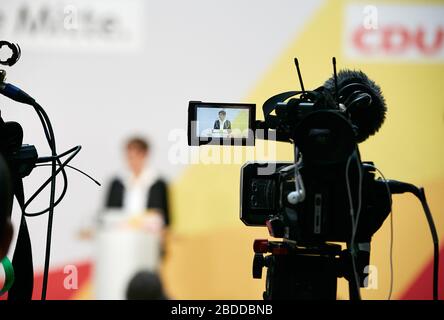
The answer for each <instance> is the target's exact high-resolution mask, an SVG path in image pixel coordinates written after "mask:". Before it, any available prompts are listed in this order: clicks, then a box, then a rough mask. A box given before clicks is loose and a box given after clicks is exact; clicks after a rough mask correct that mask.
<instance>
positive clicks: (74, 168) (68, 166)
mask: <svg viewBox="0 0 444 320" xmlns="http://www.w3.org/2000/svg"><path fill="white" fill-rule="evenodd" d="M47 166H50V164H38V165H36V167H47ZM65 167H67V168H70V169H73V170H75V171H77V172H79V173H81V174H83V175H84V176H86V177H87V178H89V179H90V180H92V181H93V182H94V183H95V184H97V185H98V186H101V185H102V184H101V183H100V182H99V181H97V180H96V179H94V178H93V177H91V176H90V175H89V174H87V173H86V172H84V171H82V170H80V169H78V168H76V167H73V166H70V165H69V164H67V165H65Z"/></svg>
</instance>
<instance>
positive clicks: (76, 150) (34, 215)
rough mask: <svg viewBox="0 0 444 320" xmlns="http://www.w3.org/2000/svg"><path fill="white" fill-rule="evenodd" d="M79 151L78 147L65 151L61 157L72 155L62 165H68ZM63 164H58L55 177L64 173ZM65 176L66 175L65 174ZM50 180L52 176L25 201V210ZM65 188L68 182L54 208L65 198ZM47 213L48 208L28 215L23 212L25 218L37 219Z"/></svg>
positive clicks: (65, 185) (66, 185)
mask: <svg viewBox="0 0 444 320" xmlns="http://www.w3.org/2000/svg"><path fill="white" fill-rule="evenodd" d="M80 150H81V147H80V146H76V147H74V148H71V149H70V150H68V151H66V152H64V153H63V154H62V155H67V154H69V153H74V154H73V155H72V156H70V157H69V158H68V159H67V160H66V161H65V162H64V164H65V165H66V164H67V163H69V161H71V160H72V158H73V157H75V156H76V155H77V153H79V152H80ZM62 155H59V156H56V157H55V158H58V159H59V158H60V157H61V156H62ZM64 164H63V163H60V165H59V169H58V170H57V171H56V175H57V174H58V173H59V172H60V171H62V172H64V167H65V165H64ZM65 175H66V173H65ZM52 180H53V176H52V175H51V177H50V178H48V179H47V180H46V181H45V182H44V183H43V184H42V185H41V186H40V187H39V188H38V189H37V190H36V191H35V192H34V193H33V194H32V195H31V197H30V198H29V199H28V200H27V201H26V203H25V209H26V208H27V207H28V205H29V204H30V203H31V202H32V201H33V200H34V199H35V198H36V197H37V196H38V195H39V194H40V193H41V192H42V191H43V190H44V189H45V188H46V186H47V185H48V184H49V183H50V182H52ZM67 188H68V181H66V183H65V184H64V188H63V191H62V193H61V195H60V196H59V198H58V199H57V201H56V202H55V205H54V207H55V206H56V205H58V204H59V203H60V201H61V200H62V199H63V197H64V196H65V194H66V190H67ZM48 211H49V207H48V208H46V209H45V210H42V211H39V212H35V213H28V212H25V216H27V217H37V216H40V215H42V214H44V213H46V212H48Z"/></svg>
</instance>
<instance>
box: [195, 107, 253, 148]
mask: <svg viewBox="0 0 444 320" xmlns="http://www.w3.org/2000/svg"><path fill="white" fill-rule="evenodd" d="M255 118H256V106H255V105H254V104H235V103H208V102H190V105H189V123H188V141H189V145H202V144H220V145H254V131H253V125H254V122H255Z"/></svg>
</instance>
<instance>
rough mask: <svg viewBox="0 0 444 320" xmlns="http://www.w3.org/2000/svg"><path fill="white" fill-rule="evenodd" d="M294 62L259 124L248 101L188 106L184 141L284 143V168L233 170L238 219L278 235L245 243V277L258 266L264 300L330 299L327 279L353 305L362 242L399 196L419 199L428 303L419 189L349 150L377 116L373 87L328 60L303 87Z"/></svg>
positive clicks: (361, 278)
mask: <svg viewBox="0 0 444 320" xmlns="http://www.w3.org/2000/svg"><path fill="white" fill-rule="evenodd" d="M295 64H296V68H297V72H298V77H299V82H300V85H301V88H302V90H301V91H289V92H283V93H280V94H277V95H275V96H273V97H271V98H269V99H268V100H267V101H266V102H265V103H264V105H263V108H262V109H263V113H264V121H256V119H255V105H254V104H226V103H207V102H198V101H191V102H190V104H189V112H188V123H189V124H188V142H189V145H203V144H212V145H215V144H216V145H217V144H225V145H254V144H255V140H254V139H255V137H256V138H261V139H266V140H275V141H283V142H289V143H292V144H293V146H294V162H267V163H263V162H248V163H246V164H245V165H244V166H243V167H242V169H241V186H240V188H241V192H240V201H241V204H240V219H241V220H242V221H243V222H244V223H245V224H246V225H247V226H266V227H267V228H268V231H269V233H270V235H271V236H272V237H275V238H283V241H268V240H266V239H260V240H255V242H254V252H255V257H254V261H253V277H254V278H261V277H262V269H263V267H266V268H267V269H268V270H267V280H266V291H265V292H264V299H335V298H336V288H337V279H336V278H337V277H345V278H346V279H347V280H348V281H349V290H350V298H351V299H359V298H360V290H359V289H360V287H364V286H365V285H366V283H367V280H368V279H367V276H368V269H367V266H368V265H369V259H370V242H371V238H372V236H373V234H374V233H375V232H376V231H377V230H378V229H379V228H380V227H381V225H382V224H383V222H384V220H385V219H386V217H387V216H388V215H389V213H390V211H391V203H392V197H391V195H392V194H393V193H403V192H412V193H414V194H415V195H416V196H418V197H419V199H420V200H421V202H422V204H423V206H424V210H425V212H426V215H427V219H428V222H429V224H430V228H431V231H432V236H433V240H434V247H435V277H434V297H437V270H438V267H437V263H438V238H437V234H436V230H435V227H434V224H433V219H432V217H431V214H430V211H429V209H428V206H427V203H426V201H425V196H424V192H423V189H418V188H416V187H415V186H413V185H411V184H407V183H403V182H399V181H393V180H390V181H387V180H385V178H383V179H376V178H375V175H376V171H379V170H378V169H377V168H376V167H375V166H374V164H373V163H372V162H363V161H362V160H361V157H360V153H359V149H358V145H357V144H358V143H359V142H362V141H364V140H365V139H367V138H368V137H369V136H370V135H373V134H374V133H376V132H377V131H378V130H379V128H380V127H381V125H382V123H383V122H384V120H385V113H386V105H385V100H384V98H383V96H382V93H381V89H380V87H379V86H378V85H377V84H376V83H375V82H374V81H372V80H370V79H369V78H368V77H367V76H366V75H365V74H364V73H363V72H361V71H350V70H344V71H341V72H339V73H338V74H337V73H336V60H335V58H333V68H334V73H333V76H332V78H330V79H329V80H327V81H326V82H325V83H324V85H323V86H321V87H319V88H317V89H315V90H313V91H306V90H305V89H304V85H303V81H302V76H301V72H300V68H299V63H298V60H297V59H295ZM214 119H217V120H214ZM230 119H231V120H230ZM213 122H214V123H213ZM332 242H345V243H346V244H347V249H345V250H342V247H341V245H340V244H334V243H332ZM267 253H270V254H269V255H267V256H264V254H267Z"/></svg>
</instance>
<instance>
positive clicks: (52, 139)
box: [33, 102, 80, 300]
mask: <svg viewBox="0 0 444 320" xmlns="http://www.w3.org/2000/svg"><path fill="white" fill-rule="evenodd" d="M33 106H34V108H35V109H36V111H37V110H38V111H39V112H37V113H41V115H42V116H43V119H44V120H45V123H46V126H47V131H48V133H49V134H48V135H47V139H48V144H49V147H50V149H51V155H52V156H53V157H56V156H57V151H56V143H55V135H54V130H53V128H52V125H51V121H50V120H49V117H48V115H47V114H46V112H45V110H44V109H43V108H42V107H41V106H40V105H39V104H38V103H37V102H34V104H33ZM39 118H40V120H42V118H41V117H40V116H39ZM42 124H43V123H42ZM44 128H45V126H44ZM45 132H46V129H45ZM79 151H80V150H79ZM75 154H77V153H75ZM75 154H74V155H75ZM71 159H72V158H71ZM68 160H70V159H68ZM56 161H57V160H56V159H53V160H52V165H51V177H52V179H51V191H50V196H49V211H48V227H47V232H46V249H45V265H44V269H43V283H42V297H41V299H42V300H46V291H47V287H48V274H49V261H50V257H51V238H52V223H53V219H54V202H55V188H56ZM61 169H62V170H64V169H63V167H61Z"/></svg>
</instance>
